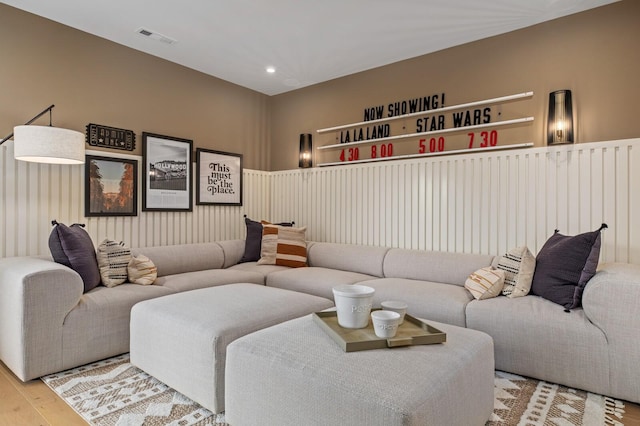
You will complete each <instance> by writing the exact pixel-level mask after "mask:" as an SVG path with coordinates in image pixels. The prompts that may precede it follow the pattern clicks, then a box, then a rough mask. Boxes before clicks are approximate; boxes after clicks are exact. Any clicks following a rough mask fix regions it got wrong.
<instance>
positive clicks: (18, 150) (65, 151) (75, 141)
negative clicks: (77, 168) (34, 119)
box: [13, 126, 85, 164]
mask: <svg viewBox="0 0 640 426" xmlns="http://www.w3.org/2000/svg"><path fill="white" fill-rule="evenodd" d="M13 141H14V157H15V158H16V160H22V161H32V162H35V163H51V164H83V163H84V158H85V157H84V135H83V134H82V133H80V132H76V131H75V130H68V129H61V128H59V127H52V126H16V127H14V128H13Z"/></svg>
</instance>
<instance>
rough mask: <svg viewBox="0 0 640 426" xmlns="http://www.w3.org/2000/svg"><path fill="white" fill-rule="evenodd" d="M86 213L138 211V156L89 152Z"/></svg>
mask: <svg viewBox="0 0 640 426" xmlns="http://www.w3.org/2000/svg"><path fill="white" fill-rule="evenodd" d="M84 164H85V183H84V188H85V197H84V199H85V203H84V215H85V216H87V217H94V216H137V215H138V160H135V159H125V158H114V157H102V156H97V155H86V156H85V163H84Z"/></svg>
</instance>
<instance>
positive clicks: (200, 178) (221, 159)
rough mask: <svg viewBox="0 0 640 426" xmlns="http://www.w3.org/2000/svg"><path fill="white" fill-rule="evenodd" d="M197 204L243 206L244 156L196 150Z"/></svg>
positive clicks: (201, 149) (202, 149)
mask: <svg viewBox="0 0 640 426" xmlns="http://www.w3.org/2000/svg"><path fill="white" fill-rule="evenodd" d="M196 204H198V205H213V204H215V205H223V206H241V205H242V154H234V153H231V152H223V151H215V150H210V149H204V148H198V149H197V150H196Z"/></svg>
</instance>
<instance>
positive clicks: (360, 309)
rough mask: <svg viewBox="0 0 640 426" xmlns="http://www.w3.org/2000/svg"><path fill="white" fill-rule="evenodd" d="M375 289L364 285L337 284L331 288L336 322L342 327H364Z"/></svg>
mask: <svg viewBox="0 0 640 426" xmlns="http://www.w3.org/2000/svg"><path fill="white" fill-rule="evenodd" d="M373 293H375V289H373V288H371V287H367V286H364V285H357V284H354V285H351V284H345V285H339V286H336V287H334V288H333V300H334V301H335V302H336V310H337V312H338V324H339V325H340V326H341V327H344V328H365V327H366V326H367V325H369V314H370V313H371V305H372V304H373Z"/></svg>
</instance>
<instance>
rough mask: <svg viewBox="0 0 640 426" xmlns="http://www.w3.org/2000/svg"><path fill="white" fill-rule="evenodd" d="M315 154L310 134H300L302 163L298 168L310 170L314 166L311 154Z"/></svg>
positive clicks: (300, 162)
mask: <svg viewBox="0 0 640 426" xmlns="http://www.w3.org/2000/svg"><path fill="white" fill-rule="evenodd" d="M312 152H313V144H312V142H311V134H310V133H302V134H300V161H299V162H298V167H302V168H305V169H306V168H308V167H311V166H313V160H312V158H311V153H312Z"/></svg>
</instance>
